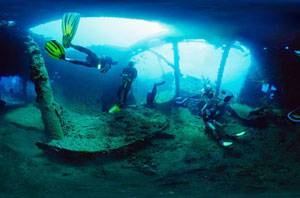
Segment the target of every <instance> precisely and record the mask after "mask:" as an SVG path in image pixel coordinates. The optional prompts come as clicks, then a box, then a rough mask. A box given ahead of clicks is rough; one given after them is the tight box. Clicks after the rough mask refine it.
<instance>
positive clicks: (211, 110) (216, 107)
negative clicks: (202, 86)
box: [199, 92, 246, 147]
mask: <svg viewBox="0 0 300 198" xmlns="http://www.w3.org/2000/svg"><path fill="white" fill-rule="evenodd" d="M207 97H208V101H207V102H206V103H205V104H204V106H203V107H202V109H201V110H200V112H199V114H201V115H202V118H203V121H204V123H205V126H206V129H210V130H211V131H212V135H213V137H214V138H215V139H216V141H217V142H218V144H219V145H220V146H222V147H227V146H230V145H232V144H233V142H231V141H224V140H223V139H222V138H221V136H220V134H219V133H218V131H217V129H216V126H217V127H223V124H221V123H220V122H218V121H217V120H216V116H217V112H218V111H220V110H221V109H222V107H224V106H225V105H227V103H228V102H229V101H230V99H231V98H232V97H233V95H231V96H226V97H225V98H224V99H223V104H220V103H221V102H222V101H221V100H220V99H218V98H216V99H215V98H214V94H213V93H212V92H210V93H208V95H207ZM245 133H246V132H245V131H243V132H240V133H237V134H225V135H226V137H227V138H236V137H239V136H243V135H245Z"/></svg>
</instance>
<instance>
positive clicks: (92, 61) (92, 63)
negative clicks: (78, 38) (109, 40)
mask: <svg viewBox="0 0 300 198" xmlns="http://www.w3.org/2000/svg"><path fill="white" fill-rule="evenodd" d="M71 47H72V48H74V49H76V50H78V51H80V52H83V53H85V54H87V55H88V56H87V58H86V59H87V60H86V61H80V60H72V59H69V60H67V59H66V61H68V62H70V63H73V64H77V65H84V66H87V67H95V68H97V67H98V65H99V60H100V59H99V58H98V56H97V55H96V54H95V53H94V52H92V51H91V50H89V49H87V48H84V47H81V46H78V45H71Z"/></svg>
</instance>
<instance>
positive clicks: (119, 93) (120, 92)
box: [117, 83, 124, 104]
mask: <svg viewBox="0 0 300 198" xmlns="http://www.w3.org/2000/svg"><path fill="white" fill-rule="evenodd" d="M123 89H124V83H122V85H121V86H120V87H119V89H118V93H117V96H118V103H119V104H120V103H121V95H122V91H123Z"/></svg>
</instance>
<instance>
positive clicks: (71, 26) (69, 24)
mask: <svg viewBox="0 0 300 198" xmlns="http://www.w3.org/2000/svg"><path fill="white" fill-rule="evenodd" d="M79 21H80V14H79V13H75V12H69V13H65V14H64V16H63V19H62V31H63V39H62V43H63V46H64V47H65V48H68V47H69V45H70V43H71V41H72V40H73V38H74V36H75V34H76V31H77V28H78V24H79Z"/></svg>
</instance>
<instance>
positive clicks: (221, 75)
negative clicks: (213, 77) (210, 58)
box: [216, 42, 232, 97]
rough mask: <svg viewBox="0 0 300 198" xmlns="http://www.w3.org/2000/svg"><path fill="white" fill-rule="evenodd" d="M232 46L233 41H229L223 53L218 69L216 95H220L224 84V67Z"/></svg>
mask: <svg viewBox="0 0 300 198" xmlns="http://www.w3.org/2000/svg"><path fill="white" fill-rule="evenodd" d="M231 46H232V42H230V43H228V44H227V45H226V46H225V48H224V52H223V55H222V59H221V63H220V67H219V70H218V77H217V87H216V97H218V96H219V93H220V88H221V84H222V78H223V74H224V69H225V65H226V61H227V58H228V55H229V51H230V48H231Z"/></svg>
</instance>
